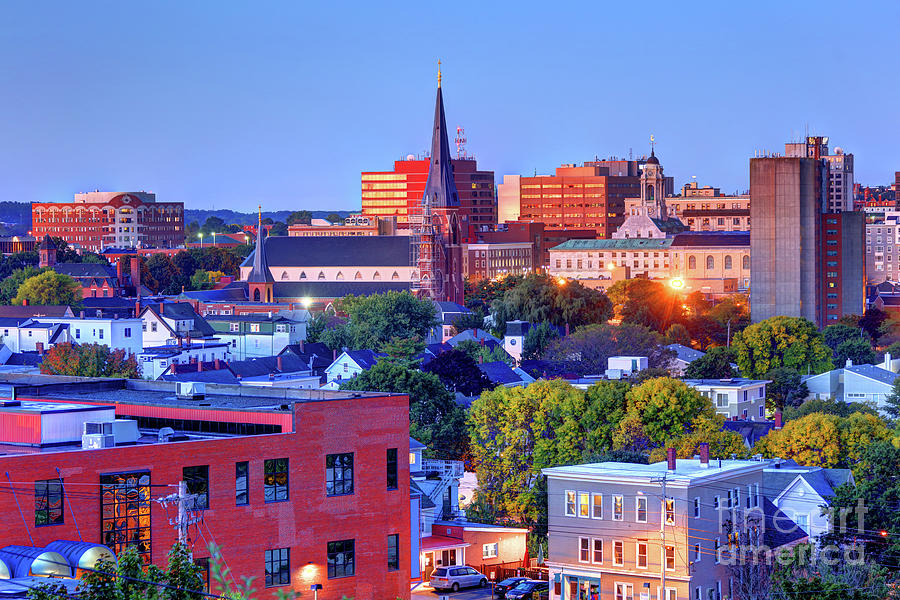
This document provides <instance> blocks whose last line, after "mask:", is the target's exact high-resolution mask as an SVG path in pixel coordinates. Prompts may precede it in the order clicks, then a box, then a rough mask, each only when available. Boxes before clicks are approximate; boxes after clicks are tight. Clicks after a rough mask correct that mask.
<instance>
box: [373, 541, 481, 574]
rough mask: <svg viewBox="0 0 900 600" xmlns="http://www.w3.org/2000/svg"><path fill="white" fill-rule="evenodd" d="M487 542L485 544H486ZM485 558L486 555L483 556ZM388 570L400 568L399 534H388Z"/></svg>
mask: <svg viewBox="0 0 900 600" xmlns="http://www.w3.org/2000/svg"><path fill="white" fill-rule="evenodd" d="M487 545H488V544H485V546H487ZM494 556H497V544H494ZM485 558H487V557H485ZM387 562H388V565H387V566H388V571H399V570H400V534H399V533H392V534H391V535H389V536H388V561H387Z"/></svg>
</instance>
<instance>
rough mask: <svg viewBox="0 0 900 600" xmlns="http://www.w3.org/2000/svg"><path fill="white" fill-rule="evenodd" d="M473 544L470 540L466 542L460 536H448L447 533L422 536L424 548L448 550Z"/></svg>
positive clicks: (424, 549) (427, 549)
mask: <svg viewBox="0 0 900 600" xmlns="http://www.w3.org/2000/svg"><path fill="white" fill-rule="evenodd" d="M468 546H471V544H469V543H468V542H464V541H462V540H461V539H459V538H453V537H447V536H445V535H430V536H428V537H423V538H422V550H423V551H429V552H430V551H432V550H447V549H450V548H466V547H468Z"/></svg>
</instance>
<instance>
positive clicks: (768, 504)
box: [762, 496, 809, 550]
mask: <svg viewBox="0 0 900 600" xmlns="http://www.w3.org/2000/svg"><path fill="white" fill-rule="evenodd" d="M762 509H763V515H764V516H765V530H764V532H763V544H765V545H766V546H768V547H769V548H771V549H773V550H775V549H777V548H780V547H781V546H785V545H787V544H793V543H796V542H799V541H800V540H802V539H803V538H806V537H809V536H808V534H807V533H806V532H805V531H803V530H802V529H800V526H799V525H797V524H796V523H795V522H794V520H793V519H791V518H790V517H789V516H787V515H786V514H785V513H784V512H782V511H781V509H779V508H778V507H776V506H775V504H773V503H772V501H771V500H769V499H768V498H767V497H766V496H763V498H762Z"/></svg>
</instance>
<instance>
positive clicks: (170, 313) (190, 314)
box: [141, 302, 216, 337]
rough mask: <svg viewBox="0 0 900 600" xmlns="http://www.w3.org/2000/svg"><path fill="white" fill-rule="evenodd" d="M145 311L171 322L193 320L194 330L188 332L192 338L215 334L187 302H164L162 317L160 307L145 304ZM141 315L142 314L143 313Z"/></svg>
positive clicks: (154, 304)
mask: <svg viewBox="0 0 900 600" xmlns="http://www.w3.org/2000/svg"><path fill="white" fill-rule="evenodd" d="M146 310H149V311H151V312H153V314H155V315H157V316H163V317H165V318H166V319H172V320H173V321H189V320H191V319H193V321H194V328H193V329H191V331H190V334H191V335H192V336H195V337H210V336H213V335H215V334H216V330H215V329H213V328H212V327H211V326H210V324H209V323H207V322H206V319H204V318H203V317H201V316H200V315H199V314H197V311H195V310H194V307H193V306H191V305H190V304H188V303H187V302H164V303H163V304H162V315H160V305H159V304H156V303H153V304H147V305H146V308H145V311H146ZM141 314H143V312H142V313H141Z"/></svg>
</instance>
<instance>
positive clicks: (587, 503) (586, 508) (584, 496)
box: [578, 492, 591, 519]
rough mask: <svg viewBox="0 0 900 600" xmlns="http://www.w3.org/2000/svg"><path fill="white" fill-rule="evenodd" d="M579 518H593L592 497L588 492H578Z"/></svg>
mask: <svg viewBox="0 0 900 600" xmlns="http://www.w3.org/2000/svg"><path fill="white" fill-rule="evenodd" d="M578 516H579V517H581V518H582V519H587V518H589V517H590V516H591V495H590V494H589V493H587V492H578Z"/></svg>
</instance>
